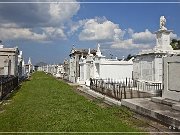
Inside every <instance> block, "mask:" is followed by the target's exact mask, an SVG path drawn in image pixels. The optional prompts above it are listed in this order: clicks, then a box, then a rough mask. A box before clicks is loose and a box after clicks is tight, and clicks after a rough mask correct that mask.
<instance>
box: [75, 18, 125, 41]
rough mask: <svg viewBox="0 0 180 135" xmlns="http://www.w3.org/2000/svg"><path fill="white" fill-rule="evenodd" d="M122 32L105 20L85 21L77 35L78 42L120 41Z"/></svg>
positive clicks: (116, 25)
mask: <svg viewBox="0 0 180 135" xmlns="http://www.w3.org/2000/svg"><path fill="white" fill-rule="evenodd" d="M123 35H124V31H122V30H121V29H120V28H119V25H118V24H114V23H113V22H111V21H108V20H107V19H105V18H95V19H87V20H86V22H85V23H84V25H83V30H82V31H81V32H80V34H79V40H91V41H92V40H97V41H103V40H105V41H107V40H116V39H121V38H122V37H123Z"/></svg>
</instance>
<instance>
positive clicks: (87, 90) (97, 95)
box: [78, 85, 121, 106]
mask: <svg viewBox="0 0 180 135" xmlns="http://www.w3.org/2000/svg"><path fill="white" fill-rule="evenodd" d="M78 90H80V91H82V92H84V93H86V94H89V95H91V96H92V97H95V98H99V99H103V100H104V102H105V103H107V104H109V105H113V104H114V105H119V106H121V102H120V101H118V100H115V99H113V98H110V97H107V96H106V95H103V94H101V93H98V92H95V91H93V90H91V89H90V88H89V87H86V86H84V85H81V87H78Z"/></svg>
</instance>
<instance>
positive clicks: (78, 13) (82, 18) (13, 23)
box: [0, 0, 180, 64]
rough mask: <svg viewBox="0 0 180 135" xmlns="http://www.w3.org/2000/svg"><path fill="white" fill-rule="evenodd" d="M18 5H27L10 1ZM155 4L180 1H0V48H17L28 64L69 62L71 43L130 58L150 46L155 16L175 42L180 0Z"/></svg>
mask: <svg viewBox="0 0 180 135" xmlns="http://www.w3.org/2000/svg"><path fill="white" fill-rule="evenodd" d="M18 1H19V2H31V3H15V2H18ZM58 1H59V3H58ZM154 1H155V2H179V3H143V2H147V0H146V1H145V0H144V1H143V0H139V1H138V2H142V3H110V2H112V1H110V0H98V1H97V0H96V1H93V0H78V1H77V0H26V1H25V0H24V1H23V0H0V2H1V3H0V40H2V41H3V44H4V47H16V46H18V48H19V50H22V51H23V57H24V59H25V62H27V61H28V58H29V57H31V60H32V63H33V64H36V63H38V62H46V63H48V64H58V63H62V62H63V60H64V59H65V58H66V59H69V53H70V51H71V49H72V47H73V45H74V46H75V48H91V49H96V47H97V44H98V43H99V44H100V45H101V47H100V48H101V51H102V53H103V55H105V56H106V57H107V58H110V57H111V56H112V55H113V57H114V58H115V57H118V58H122V57H123V56H124V57H126V56H127V55H128V54H132V55H135V54H137V53H138V52H139V51H141V50H143V49H149V48H153V46H155V34H154V32H155V31H157V30H158V29H159V18H160V16H165V18H166V27H167V29H169V30H173V33H172V34H171V39H173V38H175V39H180V25H179V24H180V17H179V16H180V0H158V1H156V0H154ZM2 2H5V3H2ZM7 2H11V3H7ZM33 2H34V3H33ZM37 2H56V3H37ZM61 2H66V3H61ZM68 2H71V3H68ZM86 2H92V3H86ZM93 2H95V3H93ZM97 2H99V3H97ZM100 2H104V3H100ZM105 2H106V3H105ZM108 2H109V3H108ZM113 2H137V1H135V0H123V1H120V0H113ZM148 2H153V1H152V0H151V1H150V0H148Z"/></svg>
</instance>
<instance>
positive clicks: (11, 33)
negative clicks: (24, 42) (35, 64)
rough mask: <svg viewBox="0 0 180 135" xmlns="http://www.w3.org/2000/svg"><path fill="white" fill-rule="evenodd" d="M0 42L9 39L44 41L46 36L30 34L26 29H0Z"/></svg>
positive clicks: (29, 30) (30, 31)
mask: <svg viewBox="0 0 180 135" xmlns="http://www.w3.org/2000/svg"><path fill="white" fill-rule="evenodd" d="M0 37H1V40H9V39H30V40H45V39H47V36H46V35H45V34H44V33H42V34H38V33H35V32H32V30H31V29H28V28H0Z"/></svg>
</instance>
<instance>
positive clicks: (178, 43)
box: [170, 39, 180, 50]
mask: <svg viewBox="0 0 180 135" xmlns="http://www.w3.org/2000/svg"><path fill="white" fill-rule="evenodd" d="M170 45H171V46H172V48H173V49H174V50H180V40H177V39H172V41H171V43H170Z"/></svg>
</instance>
